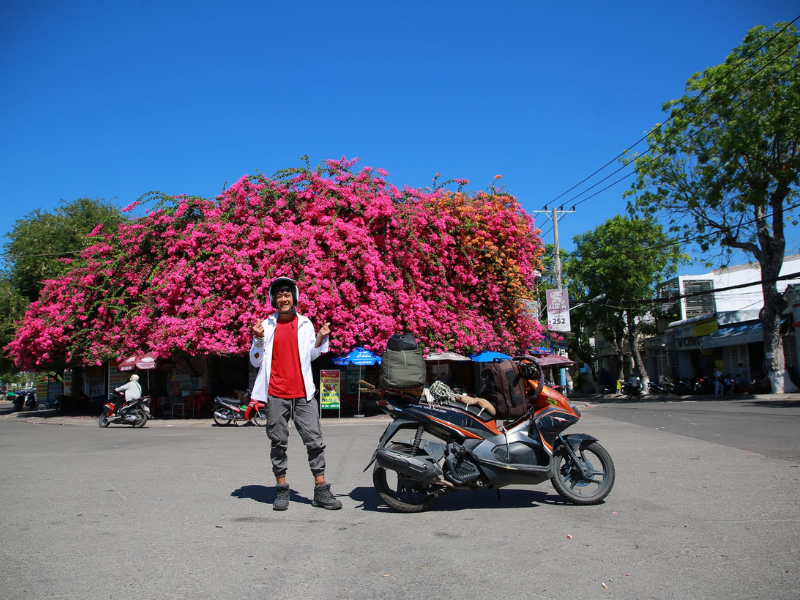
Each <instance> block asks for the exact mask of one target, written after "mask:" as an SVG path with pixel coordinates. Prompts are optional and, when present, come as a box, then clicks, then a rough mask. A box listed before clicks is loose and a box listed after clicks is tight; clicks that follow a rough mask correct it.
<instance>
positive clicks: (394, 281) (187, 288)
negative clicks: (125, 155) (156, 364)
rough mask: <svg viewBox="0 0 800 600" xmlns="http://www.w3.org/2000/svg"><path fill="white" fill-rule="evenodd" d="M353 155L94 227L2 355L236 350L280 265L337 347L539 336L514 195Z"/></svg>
mask: <svg viewBox="0 0 800 600" xmlns="http://www.w3.org/2000/svg"><path fill="white" fill-rule="evenodd" d="M355 162H356V161H349V160H346V159H344V158H342V159H341V160H338V161H327V162H326V163H324V165H322V166H321V167H318V168H317V169H316V170H311V169H295V170H291V171H286V172H283V174H282V176H280V177H275V178H267V177H265V176H263V175H258V176H244V177H242V178H241V179H240V180H239V181H237V182H236V183H235V184H234V185H232V186H231V187H230V188H229V189H228V190H226V191H225V192H224V193H222V194H221V195H220V196H218V197H217V198H215V199H213V200H210V199H200V198H194V197H176V198H172V199H171V203H168V204H167V205H163V203H162V205H160V206H157V207H155V208H154V209H153V210H152V211H151V212H149V213H148V214H147V215H146V216H144V217H142V218H139V219H137V220H135V221H131V222H129V223H125V224H123V225H121V226H120V228H119V231H118V232H117V234H116V235H113V236H103V235H100V236H98V238H97V239H100V240H102V241H100V242H98V243H96V244H95V245H93V246H91V247H89V248H88V249H87V250H86V251H85V252H84V253H83V255H82V258H81V260H76V261H75V262H74V263H73V265H74V268H73V269H72V270H71V271H70V272H69V273H68V274H66V275H65V276H63V277H60V278H59V279H55V280H50V281H47V282H46V283H45V286H44V289H43V291H42V294H41V297H40V299H39V300H38V301H37V302H34V303H33V304H31V306H30V308H29V309H28V312H27V313H26V315H25V318H24V320H23V322H22V323H21V324H20V327H19V328H18V331H17V334H16V337H15V338H14V340H13V341H12V342H11V343H10V344H9V346H8V348H7V351H8V352H9V354H10V355H11V356H12V357H13V359H14V361H15V362H16V364H17V365H18V366H19V367H20V368H23V369H29V370H36V369H37V368H38V369H41V368H43V367H45V366H50V365H62V364H87V365H88V364H99V363H101V362H102V361H104V360H107V359H109V358H121V357H124V356H126V355H128V354H131V353H134V352H138V351H143V350H150V351H153V352H154V353H155V354H156V355H157V356H159V357H166V356H169V355H170V354H171V353H174V352H178V351H183V352H188V353H190V354H219V355H236V354H243V353H244V352H246V351H247V349H248V348H249V345H250V340H251V335H252V332H251V327H252V325H253V324H254V323H255V322H256V321H257V320H259V319H263V318H265V317H266V316H267V315H268V314H270V312H272V309H271V308H270V306H269V300H268V297H267V290H268V287H269V284H270V282H271V281H272V280H273V279H274V278H275V277H277V276H281V275H283V276H288V277H291V278H293V279H294V280H295V281H297V283H298V285H299V287H300V302H299V304H300V306H299V311H300V312H301V313H303V314H305V315H307V316H308V317H310V318H311V320H312V322H314V323H315V324H316V326H319V324H321V323H322V322H323V321H326V320H327V321H330V322H331V330H332V335H331V349H332V351H333V352H335V353H341V352H347V351H349V350H350V349H352V348H353V347H355V346H364V347H366V348H369V349H373V350H376V351H382V350H383V348H384V347H385V343H386V340H387V339H388V337H389V336H390V335H392V334H393V333H396V332H401V331H411V332H413V333H414V334H415V335H416V336H417V339H418V340H419V341H420V343H421V344H422V345H423V346H424V347H426V348H427V349H428V350H430V351H442V350H452V351H455V352H461V353H471V352H473V351H479V350H483V349H492V350H505V351H508V352H517V351H520V350H522V349H524V348H526V347H529V346H530V345H533V344H535V343H536V342H538V340H539V339H541V336H542V334H541V327H540V325H539V324H538V323H537V322H535V321H534V320H533V319H532V318H531V317H530V316H529V315H528V314H527V313H526V312H524V310H523V309H524V306H523V303H522V302H521V301H520V299H521V298H522V297H525V296H528V295H530V293H531V290H532V289H533V285H534V269H535V268H536V267H538V266H539V257H540V256H541V253H542V249H543V246H542V243H541V240H540V239H539V238H538V237H537V234H538V231H537V230H536V229H535V228H534V225H533V221H532V219H531V218H530V216H528V215H527V214H525V213H524V212H523V211H522V210H521V208H520V206H519V204H518V203H517V201H516V200H515V199H514V198H513V197H511V196H509V195H507V194H500V193H497V192H494V191H493V190H492V191H491V192H490V193H478V194H472V195H467V194H464V193H461V192H457V193H454V192H449V191H446V190H442V189H434V190H420V189H413V188H405V189H402V190H400V189H398V188H396V187H394V186H393V185H391V184H389V183H387V181H386V180H385V176H386V175H387V173H386V172H385V171H384V170H382V169H371V168H369V167H366V168H362V169H360V170H357V169H355V168H354V167H355Z"/></svg>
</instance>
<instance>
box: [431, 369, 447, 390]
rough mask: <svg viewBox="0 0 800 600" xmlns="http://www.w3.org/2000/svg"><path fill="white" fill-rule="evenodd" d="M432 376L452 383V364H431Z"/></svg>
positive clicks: (443, 381) (435, 379) (436, 379)
mask: <svg viewBox="0 0 800 600" xmlns="http://www.w3.org/2000/svg"><path fill="white" fill-rule="evenodd" d="M431 378H432V379H433V380H434V381H441V382H442V383H444V384H445V385H450V365H447V364H445V365H431Z"/></svg>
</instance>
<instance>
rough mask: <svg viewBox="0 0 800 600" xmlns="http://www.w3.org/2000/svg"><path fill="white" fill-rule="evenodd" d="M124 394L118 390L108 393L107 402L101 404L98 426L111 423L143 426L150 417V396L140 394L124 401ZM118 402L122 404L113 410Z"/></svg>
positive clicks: (105, 425) (106, 425)
mask: <svg viewBox="0 0 800 600" xmlns="http://www.w3.org/2000/svg"><path fill="white" fill-rule="evenodd" d="M124 396H125V395H124V394H121V393H120V392H111V393H110V394H109V395H108V403H107V404H104V405H103V412H102V413H101V414H100V418H99V419H98V421H97V424H98V426H99V427H108V426H109V425H110V424H111V423H119V424H121V425H131V426H133V427H144V424H145V423H147V420H148V419H149V418H150V397H149V396H142V397H141V398H137V399H136V400H131V401H130V402H125V401H124V400H123V398H124ZM119 404H122V406H120V407H119V408H118V409H117V410H115V408H114V407H115V406H118V405H119Z"/></svg>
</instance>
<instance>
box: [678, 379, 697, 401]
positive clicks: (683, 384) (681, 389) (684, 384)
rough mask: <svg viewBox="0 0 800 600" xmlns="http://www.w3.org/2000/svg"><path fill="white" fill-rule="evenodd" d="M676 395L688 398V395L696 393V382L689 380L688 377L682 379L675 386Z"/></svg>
mask: <svg viewBox="0 0 800 600" xmlns="http://www.w3.org/2000/svg"><path fill="white" fill-rule="evenodd" d="M675 393H676V394H679V395H681V396H686V395H688V394H693V393H694V382H693V381H692V380H691V379H689V378H688V377H683V378H681V379H680V380H679V381H678V382H677V383H676V384H675Z"/></svg>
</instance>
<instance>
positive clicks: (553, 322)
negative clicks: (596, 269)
mask: <svg viewBox="0 0 800 600" xmlns="http://www.w3.org/2000/svg"><path fill="white" fill-rule="evenodd" d="M547 325H548V326H549V327H550V330H551V331H570V330H571V329H572V327H571V325H570V322H569V292H568V290H547Z"/></svg>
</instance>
